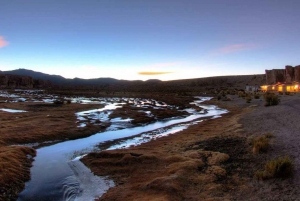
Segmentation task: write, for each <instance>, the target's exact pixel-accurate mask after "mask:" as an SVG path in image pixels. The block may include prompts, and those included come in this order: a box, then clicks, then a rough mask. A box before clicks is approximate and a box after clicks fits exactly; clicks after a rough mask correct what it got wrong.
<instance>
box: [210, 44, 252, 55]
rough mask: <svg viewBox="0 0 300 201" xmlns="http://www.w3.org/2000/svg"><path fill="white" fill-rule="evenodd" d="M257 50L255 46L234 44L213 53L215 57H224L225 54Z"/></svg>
mask: <svg viewBox="0 0 300 201" xmlns="http://www.w3.org/2000/svg"><path fill="white" fill-rule="evenodd" d="M255 48H257V45H255V44H243V43H241V44H232V45H227V46H224V47H221V48H219V49H217V50H216V51H214V52H213V55H223V54H230V53H233V52H241V51H245V50H251V49H255Z"/></svg>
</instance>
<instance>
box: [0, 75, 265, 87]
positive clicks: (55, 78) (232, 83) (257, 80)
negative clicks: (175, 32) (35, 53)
mask: <svg viewBox="0 0 300 201" xmlns="http://www.w3.org/2000/svg"><path fill="white" fill-rule="evenodd" d="M3 74H11V75H20V76H30V77H32V78H33V79H39V80H45V81H50V82H51V83H52V84H54V85H57V86H58V87H60V88H61V87H62V88H71V89H72V88H73V87H75V88H78V87H79V88H81V89H84V88H86V89H96V90H102V91H103V90H107V91H137V92H145V91H148V92H155V91H178V90H180V91H193V90H194V91H195V90H196V91H197V90H202V89H210V88H236V89H245V87H246V85H252V86H254V85H257V86H260V85H264V84H265V83H266V79H265V78H266V76H265V75H264V74H257V75H233V76H216V77H205V78H195V79H183V80H171V81H161V80H157V79H150V80H147V81H141V80H133V81H128V80H117V79H114V78H95V79H81V78H74V79H66V78H64V77H62V76H59V75H49V74H45V73H41V72H35V71H32V70H27V69H18V70H12V71H2V72H1V71H0V75H3Z"/></svg>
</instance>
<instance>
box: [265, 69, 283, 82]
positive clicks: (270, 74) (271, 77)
mask: <svg viewBox="0 0 300 201" xmlns="http://www.w3.org/2000/svg"><path fill="white" fill-rule="evenodd" d="M266 81H267V84H270V85H271V84H276V83H277V82H285V70H284V69H273V70H266Z"/></svg>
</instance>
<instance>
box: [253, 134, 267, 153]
mask: <svg viewBox="0 0 300 201" xmlns="http://www.w3.org/2000/svg"><path fill="white" fill-rule="evenodd" d="M252 145H253V147H252V152H253V153H254V154H258V153H262V152H267V150H268V148H269V146H270V145H269V138H267V137H266V136H260V137H258V138H256V139H254V140H253V142H252Z"/></svg>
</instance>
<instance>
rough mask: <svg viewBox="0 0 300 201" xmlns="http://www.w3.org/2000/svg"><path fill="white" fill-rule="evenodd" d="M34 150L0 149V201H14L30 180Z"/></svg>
mask: <svg viewBox="0 0 300 201" xmlns="http://www.w3.org/2000/svg"><path fill="white" fill-rule="evenodd" d="M34 156H35V150H34V149H32V148H29V147H21V146H9V147H0V200H16V198H17V196H18V194H19V192H20V191H21V190H22V189H23V188H24V182H26V181H28V180H29V179H30V176H29V175H30V167H31V162H32V158H33V157H34Z"/></svg>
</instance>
